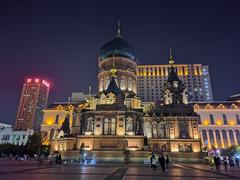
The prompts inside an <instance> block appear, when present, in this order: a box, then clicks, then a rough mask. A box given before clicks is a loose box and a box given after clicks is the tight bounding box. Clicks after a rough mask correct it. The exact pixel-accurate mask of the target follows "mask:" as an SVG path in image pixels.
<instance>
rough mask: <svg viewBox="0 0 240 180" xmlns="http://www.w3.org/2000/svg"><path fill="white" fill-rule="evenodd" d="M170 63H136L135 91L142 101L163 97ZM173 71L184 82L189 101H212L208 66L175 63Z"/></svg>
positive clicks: (156, 99) (154, 100)
mask: <svg viewBox="0 0 240 180" xmlns="http://www.w3.org/2000/svg"><path fill="white" fill-rule="evenodd" d="M169 68H170V65H138V66H137V93H138V96H139V97H140V98H141V99H142V100H143V101H153V102H156V101H158V100H161V99H163V91H162V89H163V87H164V84H165V83H166V81H167V77H168V74H169ZM174 68H175V71H176V72H177V74H178V76H179V78H180V79H181V80H182V81H183V83H184V84H185V86H186V88H187V91H188V101H189V102H202V101H205V102H206V101H207V102H210V101H213V93H212V87H211V81H210V75H209V69H208V66H204V65H202V64H175V65H174Z"/></svg>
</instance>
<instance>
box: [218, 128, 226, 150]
mask: <svg viewBox="0 0 240 180" xmlns="http://www.w3.org/2000/svg"><path fill="white" fill-rule="evenodd" d="M219 133H220V139H221V144H222V148H225V144H224V141H223V135H222V131H220V130H219Z"/></svg>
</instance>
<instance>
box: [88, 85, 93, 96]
mask: <svg viewBox="0 0 240 180" xmlns="http://www.w3.org/2000/svg"><path fill="white" fill-rule="evenodd" d="M91 90H92V87H91V86H88V98H89V99H90V97H91Z"/></svg>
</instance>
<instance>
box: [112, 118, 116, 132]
mask: <svg viewBox="0 0 240 180" xmlns="http://www.w3.org/2000/svg"><path fill="white" fill-rule="evenodd" d="M111 134H112V135H114V134H116V120H115V118H112V119H111Z"/></svg>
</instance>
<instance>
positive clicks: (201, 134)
mask: <svg viewBox="0 0 240 180" xmlns="http://www.w3.org/2000/svg"><path fill="white" fill-rule="evenodd" d="M200 136H201V142H202V146H203V145H204V141H203V133H202V131H200Z"/></svg>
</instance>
